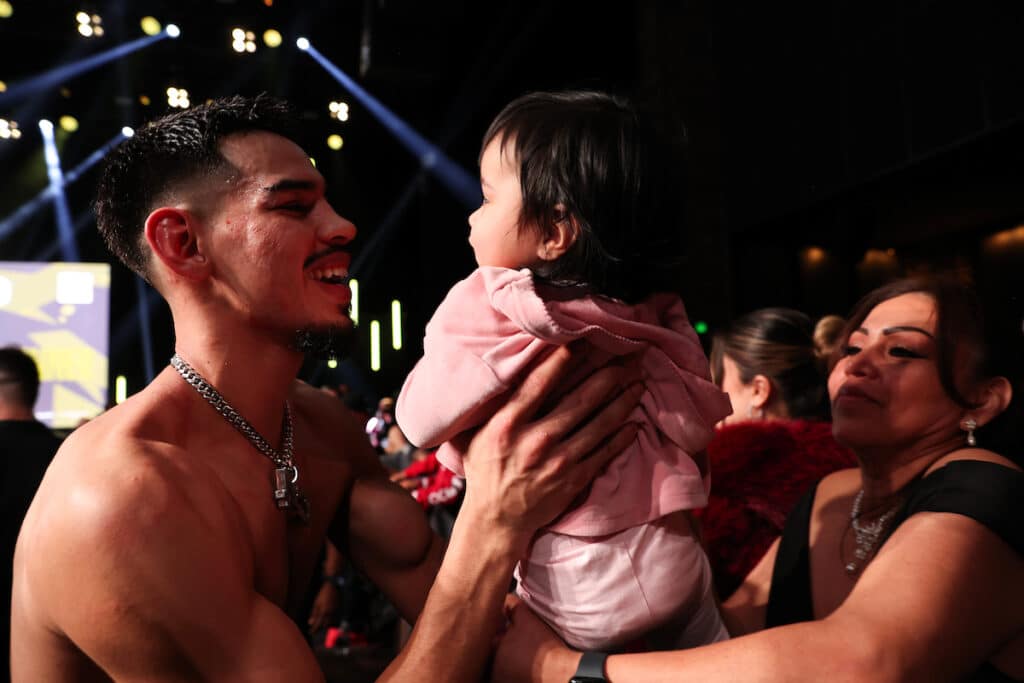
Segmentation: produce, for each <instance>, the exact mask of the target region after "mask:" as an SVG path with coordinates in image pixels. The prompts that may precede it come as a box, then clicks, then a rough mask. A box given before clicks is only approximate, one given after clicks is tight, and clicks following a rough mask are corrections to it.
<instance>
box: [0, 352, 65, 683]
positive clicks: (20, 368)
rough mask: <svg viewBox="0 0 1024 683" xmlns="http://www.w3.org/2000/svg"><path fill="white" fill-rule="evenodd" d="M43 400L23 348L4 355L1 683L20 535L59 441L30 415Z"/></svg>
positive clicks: (0, 385) (0, 396) (0, 395)
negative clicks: (19, 532)
mask: <svg viewBox="0 0 1024 683" xmlns="http://www.w3.org/2000/svg"><path fill="white" fill-rule="evenodd" d="M38 395H39V368H38V367H37V366H36V362H35V361H34V360H33V359H32V356H30V355H28V354H27V353H25V352H24V351H22V350H21V349H20V348H17V347H14V346H8V347H5V348H2V349H0V515H2V516H0V528H2V529H3V531H2V532H0V533H2V534H3V540H2V544H3V550H2V557H0V562H3V566H2V568H0V590H2V591H3V599H2V600H0V609H3V616H2V617H0V623H3V633H2V637H3V641H2V643H0V644H2V646H3V655H0V660H2V661H0V664H2V666H3V668H2V673H0V680H8V679H9V676H10V671H11V670H10V667H9V666H8V663H7V658H8V657H9V655H10V644H11V630H10V627H11V568H12V564H13V563H14V545H15V543H16V542H17V540H18V530H19V529H20V528H21V522H22V520H23V519H24V518H25V513H26V512H27V511H28V506H29V504H30V503H31V502H32V497H33V496H35V494H36V489H37V488H38V487H39V482H40V481H42V479H43V473H44V472H46V468H47V467H49V465H50V461H51V460H52V459H53V455H54V453H56V452H57V449H58V448H59V447H60V443H61V442H60V439H59V438H57V437H56V436H55V435H54V433H53V432H51V431H50V429H49V428H48V427H47V426H46V425H44V424H43V423H42V422H40V421H39V420H37V419H36V418H35V415H34V414H33V412H32V409H33V408H34V406H35V404H36V398H37V397H38Z"/></svg>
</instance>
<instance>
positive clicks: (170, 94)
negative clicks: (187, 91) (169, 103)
mask: <svg viewBox="0 0 1024 683" xmlns="http://www.w3.org/2000/svg"><path fill="white" fill-rule="evenodd" d="M167 96H168V97H177V96H178V89H177V88H175V87H173V86H172V87H170V88H168V89H167Z"/></svg>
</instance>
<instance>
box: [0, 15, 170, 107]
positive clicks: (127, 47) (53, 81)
mask: <svg viewBox="0 0 1024 683" xmlns="http://www.w3.org/2000/svg"><path fill="white" fill-rule="evenodd" d="M179 35H181V32H180V31H179V30H178V27H177V26H175V25H174V24H168V26H167V28H165V29H164V30H163V31H161V32H160V33H158V34H156V35H155V36H146V37H145V38H139V39H138V40H133V41H132V42H130V43H125V44H124V45H118V46H117V47H114V48H111V49H109V50H106V51H105V52H100V53H99V54H95V55H92V56H91V57H86V58H85V59H80V60H78V61H74V62H71V63H70V64H64V65H62V66H58V67H57V68H55V69H50V70H49V71H46V72H44V73H41V74H39V75H38V76H33V77H31V78H29V79H26V80H24V81H18V82H17V83H12V84H10V85H9V86H8V87H7V90H6V91H5V92H2V93H0V107H2V106H7V105H9V104H12V103H14V102H18V101H20V100H23V99H25V98H28V97H31V96H33V95H37V94H39V93H41V92H44V91H47V90H51V89H53V88H55V87H57V86H58V85H60V84H61V83H65V82H67V81H69V80H71V79H72V78H74V77H75V76H78V75H79V74H82V73H85V72H86V71H91V70H93V69H95V68H97V67H100V66H103V65H104V64H106V63H107V62H111V61H113V60H115V59H119V58H121V57H124V56H125V55H127V54H129V53H131V52H135V51H136V50H141V49H142V48H144V47H148V46H150V45H152V44H153V43H156V42H158V41H161V40H164V39H165V38H177V37H178V36H179Z"/></svg>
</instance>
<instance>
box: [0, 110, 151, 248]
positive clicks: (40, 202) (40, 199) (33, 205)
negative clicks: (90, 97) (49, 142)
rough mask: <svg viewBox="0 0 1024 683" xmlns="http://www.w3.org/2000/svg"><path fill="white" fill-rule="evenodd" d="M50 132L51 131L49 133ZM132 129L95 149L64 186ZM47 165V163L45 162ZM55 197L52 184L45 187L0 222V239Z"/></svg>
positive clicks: (66, 180)
mask: <svg viewBox="0 0 1024 683" xmlns="http://www.w3.org/2000/svg"><path fill="white" fill-rule="evenodd" d="M51 132H52V131H51ZM132 134H133V133H132V129H131V128H128V127H125V128H123V129H122V130H121V132H120V133H118V134H117V135H115V136H114V137H113V138H111V139H110V140H109V141H108V142H107V143H105V144H104V145H103V146H102V147H100V148H99V149H97V150H96V151H95V152H93V153H92V154H90V155H89V156H88V157H86V159H85V161H83V162H82V163H80V164H78V166H75V167H74V168H73V169H71V170H70V171H68V172H67V173H65V174H64V180H63V184H64V185H70V184H71V183H73V182H75V181H76V180H78V178H79V177H81V175H82V174H83V173H85V172H86V171H88V170H89V169H90V168H92V167H93V166H95V165H96V164H97V163H98V162H99V161H100V159H102V158H103V157H105V156H106V155H107V154H109V153H110V150H112V149H114V147H116V146H118V145H119V144H121V141H122V140H124V139H125V138H128V137H131V136H132ZM47 163H49V162H47ZM54 197H55V190H54V186H53V183H52V182H51V183H50V185H48V186H47V187H46V189H44V190H43V191H42V192H40V193H39V194H37V195H36V196H35V197H33V198H32V199H30V200H28V201H27V202H25V203H24V204H22V205H21V206H19V207H18V208H17V209H16V210H15V211H14V212H13V213H11V214H10V215H9V216H7V217H6V218H4V219H3V220H2V221H0V239H3V238H5V237H7V235H9V234H10V233H11V232H13V231H14V230H15V229H17V227H18V226H20V225H21V224H22V223H24V222H25V221H26V220H28V219H29V217H31V216H32V214H34V213H35V212H36V211H39V210H40V209H41V208H43V206H45V205H46V203H47V202H49V201H50V200H51V199H53V198H54Z"/></svg>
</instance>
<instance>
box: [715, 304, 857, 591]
mask: <svg viewBox="0 0 1024 683" xmlns="http://www.w3.org/2000/svg"><path fill="white" fill-rule="evenodd" d="M844 322H845V321H844V320H843V319H842V318H840V317H838V316H834V315H833V316H826V317H824V318H822V319H821V320H819V321H818V323H817V324H815V323H814V321H812V320H811V318H810V317H808V316H807V315H805V314H804V313H801V312H800V311H796V310H793V309H789V308H765V309H761V310H757V311H753V312H751V313H747V314H746V315H743V316H741V317H740V318H737V319H736V320H735V321H733V323H732V324H731V325H729V326H728V327H727V328H726V329H724V330H722V331H720V332H718V333H716V334H715V336H714V339H713V341H712V345H711V373H712V375H713V376H714V378H715V382H716V383H717V384H718V385H719V386H720V387H722V389H723V390H724V391H726V392H727V393H728V394H729V399H730V400H731V401H732V407H733V413H732V415H730V416H729V417H727V418H726V419H725V420H723V421H722V423H721V424H720V425H719V428H718V430H717V432H716V434H715V438H714V439H712V441H711V443H710V444H709V445H708V455H709V457H710V460H711V479H712V486H711V493H710V495H709V496H708V505H707V507H706V508H704V509H702V510H698V511H697V513H696V514H697V516H698V517H699V518H700V520H701V522H702V532H703V536H704V541H705V546H706V548H707V552H708V556H709V558H710V559H711V567H712V571H713V573H714V577H715V587H716V589H717V590H718V595H719V597H720V598H722V599H726V598H728V597H729V596H730V595H732V592H733V591H734V590H736V587H737V586H739V585H740V582H742V581H743V579H744V578H745V577H746V576H747V574H748V573H749V572H750V570H751V569H753V568H754V566H755V565H756V564H757V563H758V561H760V559H761V558H762V557H763V556H764V554H765V553H766V552H767V551H768V548H769V547H770V546H771V544H772V542H774V541H775V539H776V538H778V537H779V534H781V533H782V526H783V524H784V523H785V520H786V517H787V516H788V515H789V512H790V510H792V509H793V506H794V505H796V502H797V501H798V500H799V499H800V496H802V495H803V493H804V491H806V490H807V487H808V486H810V485H811V484H812V483H813V482H815V481H817V480H818V479H820V478H821V477H823V476H825V475H826V474H829V473H830V472H834V471H836V470H838V469H843V468H845V467H853V466H854V465H855V464H856V461H855V460H854V457H853V454H852V453H851V452H850V451H849V450H848V449H846V448H844V447H842V446H840V445H839V444H838V443H836V440H835V438H834V437H833V436H832V423H831V421H830V419H829V404H828V390H827V387H826V380H827V377H828V360H829V358H830V357H831V354H832V352H833V350H834V349H835V346H836V343H837V341H838V337H839V334H840V333H841V332H842V327H843V324H844Z"/></svg>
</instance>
